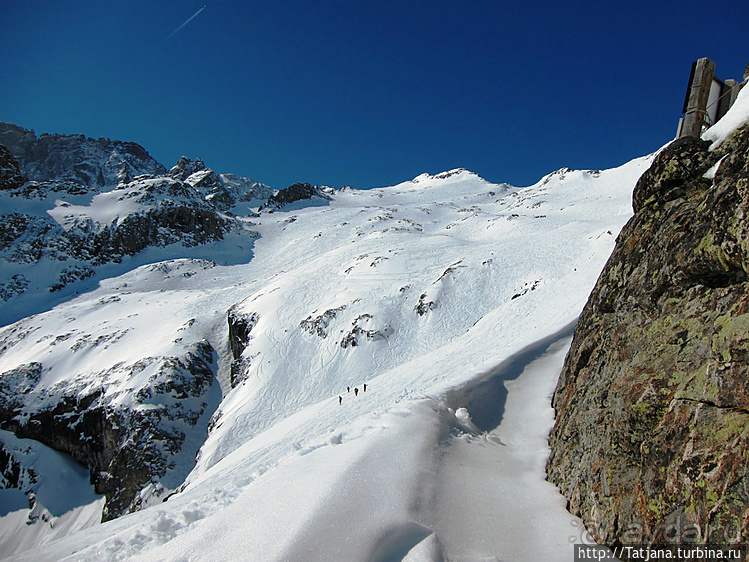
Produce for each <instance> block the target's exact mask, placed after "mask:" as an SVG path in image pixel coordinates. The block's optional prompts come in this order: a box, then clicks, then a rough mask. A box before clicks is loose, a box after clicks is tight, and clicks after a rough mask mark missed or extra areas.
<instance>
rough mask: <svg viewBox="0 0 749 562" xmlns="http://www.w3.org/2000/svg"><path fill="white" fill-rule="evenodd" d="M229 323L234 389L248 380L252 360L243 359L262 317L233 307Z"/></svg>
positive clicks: (230, 311) (228, 317)
mask: <svg viewBox="0 0 749 562" xmlns="http://www.w3.org/2000/svg"><path fill="white" fill-rule="evenodd" d="M227 319H228V322H229V346H230V348H231V354H232V358H233V361H232V363H231V375H230V376H231V381H230V384H231V387H232V388H234V387H236V386H237V385H238V384H240V383H241V382H242V381H244V380H245V379H246V378H247V369H249V368H250V364H251V359H250V358H249V357H243V353H244V350H245V349H246V348H247V345H248V344H249V343H250V340H251V339H252V336H251V335H250V333H251V332H252V329H253V328H254V327H255V326H256V325H257V323H258V321H259V320H260V316H259V315H258V314H257V313H255V312H252V313H250V314H247V313H243V312H240V311H239V308H238V307H236V306H235V307H232V308H230V309H229V312H228V313H227Z"/></svg>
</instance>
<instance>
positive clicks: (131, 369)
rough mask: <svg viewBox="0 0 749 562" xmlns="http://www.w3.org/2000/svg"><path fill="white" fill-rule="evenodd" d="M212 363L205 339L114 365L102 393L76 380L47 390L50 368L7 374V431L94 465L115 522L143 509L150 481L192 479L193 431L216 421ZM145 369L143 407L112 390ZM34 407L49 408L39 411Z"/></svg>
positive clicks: (1, 409)
mask: <svg viewBox="0 0 749 562" xmlns="http://www.w3.org/2000/svg"><path fill="white" fill-rule="evenodd" d="M94 343H95V342H94ZM212 365H213V350H212V348H211V347H210V345H209V344H208V343H207V342H201V343H199V344H196V345H194V346H191V347H189V348H187V349H186V352H185V353H184V355H182V356H181V357H151V358H144V359H141V360H139V361H138V362H136V363H135V364H133V365H129V366H125V365H118V366H116V367H113V368H112V369H111V370H110V372H105V373H102V374H101V377H99V379H100V380H101V381H102V383H101V384H102V386H101V387H100V388H93V389H92V388H90V387H89V386H88V385H86V389H85V390H84V389H83V388H81V387H77V386H76V385H75V384H70V383H69V382H66V383H62V384H63V386H54V387H51V388H49V387H39V386H38V383H39V380H40V376H41V372H42V365H41V364H40V363H31V364H28V365H23V366H21V367H19V368H16V369H14V370H12V371H8V372H5V373H2V374H0V427H2V429H6V430H9V431H12V432H13V433H15V434H16V436H18V437H21V438H29V439H35V440H37V441H39V442H41V443H44V444H45V445H48V446H49V447H52V448H54V449H56V450H58V451H62V452H65V453H68V454H69V455H70V456H72V457H73V458H74V459H75V460H77V461H78V462H80V463H81V464H83V465H84V466H87V467H89V469H90V472H91V481H92V483H93V484H94V486H95V489H96V492H97V493H100V494H104V495H105V496H106V503H105V507H104V512H103V516H102V518H103V520H105V521H106V520H109V519H113V518H115V517H119V516H120V515H123V514H125V513H128V512H131V511H135V510H137V509H138V508H139V507H140V505H141V502H142V501H143V499H144V498H143V497H142V496H141V493H142V492H143V490H144V489H145V488H146V487H147V486H148V485H149V484H152V485H155V486H156V488H159V487H161V488H164V487H165V484H164V483H163V482H164V481H165V479H166V478H170V479H171V481H172V482H173V483H176V485H179V484H180V483H181V482H182V480H184V478H185V477H186V476H187V472H185V469H186V468H187V470H188V471H189V468H190V467H191V466H192V465H193V464H194V460H195V455H196V454H197V448H190V447H186V446H185V442H186V432H187V431H191V432H198V433H200V432H201V431H202V432H203V433H207V424H208V418H209V417H210V415H211V414H212V413H213V410H214V409H215V407H216V406H217V405H218V400H219V396H218V395H217V394H216V393H214V394H216V395H215V396H213V395H212V388H213V387H214V371H213V368H212ZM145 370H148V371H149V372H152V374H151V376H149V377H148V380H147V382H146V383H145V384H143V385H142V386H141V387H140V388H138V389H137V390H135V389H134V392H135V402H136V403H137V404H138V406H139V407H135V408H131V407H129V406H127V405H126V404H123V403H122V402H121V401H119V400H117V398H118V396H114V395H111V394H108V393H107V392H106V389H105V387H104V385H105V384H106V382H105V381H106V379H107V378H108V377H110V376H127V377H128V378H129V379H130V380H135V379H136V377H137V375H138V374H139V373H141V372H143V371H145ZM126 402H127V401H125V403H126ZM31 403H35V404H42V405H43V406H41V407H37V408H31V407H29V404H31ZM199 424H202V427H197V426H198V425H199ZM170 471H171V473H172V474H171V475H168V473H169V472H170ZM180 471H181V472H180ZM176 485H174V486H173V487H174V488H176Z"/></svg>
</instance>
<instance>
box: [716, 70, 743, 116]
mask: <svg viewBox="0 0 749 562" xmlns="http://www.w3.org/2000/svg"><path fill="white" fill-rule="evenodd" d="M740 89H741V88H739V85H738V83H737V82H736V80H732V79H730V78H729V79H728V80H726V81H725V82H724V83H723V91H722V92H721V98H720V103H719V104H718V119H720V118H721V117H723V116H724V115H725V114H726V113H728V110H729V109H731V106H732V105H733V102H735V101H736V98H737V97H738V95H739V90H740Z"/></svg>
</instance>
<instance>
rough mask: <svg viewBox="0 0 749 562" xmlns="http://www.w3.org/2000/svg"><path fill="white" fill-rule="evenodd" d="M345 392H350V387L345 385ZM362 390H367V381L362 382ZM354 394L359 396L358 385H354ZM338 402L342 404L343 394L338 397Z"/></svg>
mask: <svg viewBox="0 0 749 562" xmlns="http://www.w3.org/2000/svg"><path fill="white" fill-rule="evenodd" d="M346 392H348V393H350V392H351V387H350V386H347V387H346ZM362 392H367V383H364V386H363V387H362ZM354 396H359V387H358V386H355V387H354ZM338 403H339V404H343V396H339V397H338Z"/></svg>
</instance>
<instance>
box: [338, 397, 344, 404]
mask: <svg viewBox="0 0 749 562" xmlns="http://www.w3.org/2000/svg"><path fill="white" fill-rule="evenodd" d="M338 403H339V404H343V397H342V396H339V397H338Z"/></svg>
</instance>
